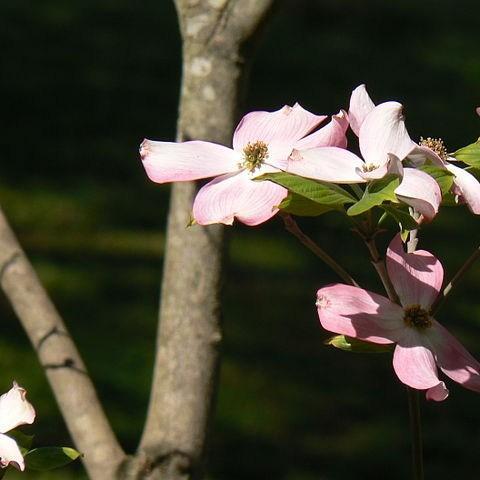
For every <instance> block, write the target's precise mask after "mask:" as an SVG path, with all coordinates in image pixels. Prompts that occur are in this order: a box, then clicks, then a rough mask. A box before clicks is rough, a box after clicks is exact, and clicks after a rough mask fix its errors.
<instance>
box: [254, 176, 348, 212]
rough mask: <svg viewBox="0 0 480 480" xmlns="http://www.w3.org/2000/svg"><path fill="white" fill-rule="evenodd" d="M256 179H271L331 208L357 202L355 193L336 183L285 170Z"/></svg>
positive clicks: (291, 190)
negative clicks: (300, 175) (301, 175)
mask: <svg viewBox="0 0 480 480" xmlns="http://www.w3.org/2000/svg"><path fill="white" fill-rule="evenodd" d="M255 180H270V181H272V182H274V183H277V184H278V185H281V186H282V187H285V188H286V189H287V190H289V191H290V192H293V193H296V194H298V195H301V196H302V197H305V198H308V199H309V200H312V201H313V202H315V203H319V204H321V205H328V206H329V207H331V208H340V207H342V206H343V205H345V204H346V203H355V198H354V197H353V195H351V194H350V193H348V192H347V191H346V190H344V189H343V188H341V187H339V186H338V185H335V184H334V183H327V182H319V181H317V180H311V179H309V178H303V177H299V176H298V175H291V174H290V173H285V172H279V173H266V174H265V175H262V176H260V177H257V178H256V179H255Z"/></svg>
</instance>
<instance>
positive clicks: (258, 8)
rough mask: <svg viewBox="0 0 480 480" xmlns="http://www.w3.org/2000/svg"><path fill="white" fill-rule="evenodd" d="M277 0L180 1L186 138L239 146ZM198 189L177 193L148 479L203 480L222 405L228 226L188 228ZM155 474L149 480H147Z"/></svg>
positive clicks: (146, 440) (181, 127)
mask: <svg viewBox="0 0 480 480" xmlns="http://www.w3.org/2000/svg"><path fill="white" fill-rule="evenodd" d="M272 2H273V0H238V1H235V0H223V1H222V0H209V1H206V0H204V1H199V0H190V1H188V0H177V1H176V7H177V11H178V15H179V19H180V28H181V33H182V39H183V79H182V88H181V95H180V108H179V120H178V133H177V140H178V141H183V140H190V139H201V140H207V141H213V142H217V143H221V144H224V145H230V144H231V138H232V132H233V128H234V126H235V122H236V120H237V108H238V103H239V95H240V91H241V87H242V80H243V78H244V74H245V58H244V57H243V48H244V47H245V44H246V42H247V41H248V40H249V39H251V37H252V36H253V34H254V33H255V32H256V31H257V30H258V27H259V25H260V24H261V22H262V20H263V19H264V18H265V16H266V14H267V13H268V11H269V9H270V7H271V5H272ZM195 193H196V186H195V184H194V183H190V182H188V183H181V184H175V185H174V186H173V187H172V194H171V203H170V212H169V220H168V229H167V241H166V254H165V264H164V273H163V283H162V288H161V307H160V318H159V330H158V338H157V357H156V361H155V368H154V378H153V383H152V392H151V399H150V404H149V410H148V415H147V421H146V424H145V429H144V432H143V436H142V440H141V443H140V448H139V451H140V452H142V453H143V454H145V455H146V456H147V457H148V458H150V462H151V464H150V465H151V470H150V474H149V476H148V478H152V479H160V478H161V479H162V480H187V479H188V480H190V479H199V478H201V477H202V473H203V472H202V471H203V459H204V454H205V444H206V435H207V432H208V428H209V423H210V419H211V414H212V410H213V404H214V400H215V389H216V388H215V387H216V378H217V373H218V360H219V346H220V343H221V339H222V333H221V326H220V299H219V294H220V281H221V270H222V268H221V266H222V250H223V248H222V243H223V227H220V226H218V225H215V226H209V227H200V226H194V227H192V228H186V225H187V224H188V222H189V219H190V211H191V208H192V203H193V199H194V196H195ZM146 478H147V477H146Z"/></svg>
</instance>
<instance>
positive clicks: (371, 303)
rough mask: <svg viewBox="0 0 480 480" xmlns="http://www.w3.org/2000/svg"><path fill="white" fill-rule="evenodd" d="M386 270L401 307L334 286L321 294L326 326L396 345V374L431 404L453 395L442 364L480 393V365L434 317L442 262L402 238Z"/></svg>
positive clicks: (390, 251) (397, 239) (454, 377)
mask: <svg viewBox="0 0 480 480" xmlns="http://www.w3.org/2000/svg"><path fill="white" fill-rule="evenodd" d="M387 270H388V274H389V277H390V279H391V281H392V284H393V286H394V288H395V291H396V293H397V295H398V297H399V299H400V303H401V304H400V305H398V304H396V303H393V302H392V301H390V300H389V299H388V298H386V297H383V296H382V295H378V294H376V293H372V292H369V291H367V290H364V289H362V288H358V287H352V286H350V285H343V284H334V285H329V286H327V287H324V288H321V289H320V290H318V292H317V302H316V305H317V309H318V316H319V318H320V323H321V324H322V326H323V328H325V329H326V330H328V331H331V332H335V333H338V334H342V335H347V336H349V337H353V338H358V339H360V340H365V341H368V342H373V343H378V344H390V343H395V344H396V346H395V350H394V354H393V368H394V370H395V373H396V374H397V376H398V378H399V379H400V381H402V382H403V383H404V384H406V385H408V386H410V387H412V388H415V389H419V390H426V397H427V399H429V400H436V401H441V400H444V399H445V398H447V396H448V390H447V389H446V387H445V384H444V382H443V381H441V380H440V379H439V378H438V372H437V365H438V367H440V369H441V370H442V371H443V373H445V374H446V375H447V376H448V377H450V378H451V379H452V380H454V381H456V382H458V383H460V384H461V385H463V386H464V387H465V388H468V389H470V390H474V391H476V392H480V363H479V362H477V360H475V359H474V358H473V357H472V355H470V353H468V352H467V350H466V349H465V348H464V347H463V346H462V345H461V344H460V342H459V341H458V340H456V339H455V338H454V337H453V336H452V335H451V334H450V333H449V332H448V331H447V330H446V329H445V328H444V327H443V326H442V325H440V323H438V322H437V321H436V320H435V319H434V318H433V317H432V315H431V313H430V307H431V305H432V304H433V302H434V300H435V299H436V298H437V295H438V294H439V292H440V291H441V288H442V283H443V267H442V264H441V263H440V261H439V260H438V259H437V258H435V256H433V255H432V254H431V253H429V252H427V251H425V250H418V251H416V252H414V253H405V251H404V249H403V245H402V241H401V238H400V235H397V236H396V237H395V238H394V239H393V240H392V242H391V243H390V246H389V247H388V250H387Z"/></svg>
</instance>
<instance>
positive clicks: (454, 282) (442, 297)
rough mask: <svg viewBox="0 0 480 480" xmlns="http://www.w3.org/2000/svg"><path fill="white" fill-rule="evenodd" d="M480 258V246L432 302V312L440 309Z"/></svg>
mask: <svg viewBox="0 0 480 480" xmlns="http://www.w3.org/2000/svg"><path fill="white" fill-rule="evenodd" d="M479 258H480V246H478V247H477V248H476V249H475V250H474V252H473V253H472V254H471V255H470V256H469V257H468V258H467V260H466V261H465V263H464V264H463V265H462V266H461V267H460V269H459V270H458V272H457V273H456V274H455V275H454V276H453V278H452V279H451V280H450V282H449V283H448V284H447V286H446V287H445V288H444V289H443V291H442V293H440V294H439V295H438V297H437V298H436V299H435V301H434V302H433V304H432V307H431V309H430V311H431V312H432V314H434V313H435V312H437V311H438V309H439V308H440V307H441V305H442V304H443V302H444V301H445V299H446V298H447V296H448V295H449V294H450V293H451V291H452V290H453V289H454V288H455V287H456V286H457V284H458V283H459V282H460V280H461V279H462V278H463V277H464V275H465V274H466V273H467V272H468V270H469V269H470V267H471V266H472V265H473V264H474V263H475V262H476V261H477V260H478V259H479Z"/></svg>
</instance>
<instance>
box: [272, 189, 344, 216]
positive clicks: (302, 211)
mask: <svg viewBox="0 0 480 480" xmlns="http://www.w3.org/2000/svg"><path fill="white" fill-rule="evenodd" d="M278 208H280V209H281V210H283V211H284V212H286V213H290V214H292V215H298V216H301V217H316V216H318V215H322V214H324V213H326V212H330V211H332V210H335V208H334V207H331V206H329V205H322V204H321V203H316V202H314V201H313V200H310V199H308V198H306V197H302V196H301V195H298V194H296V193H292V192H290V193H289V194H288V196H287V197H286V198H284V199H283V200H282V203H281V204H280V205H279V206H278Z"/></svg>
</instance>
